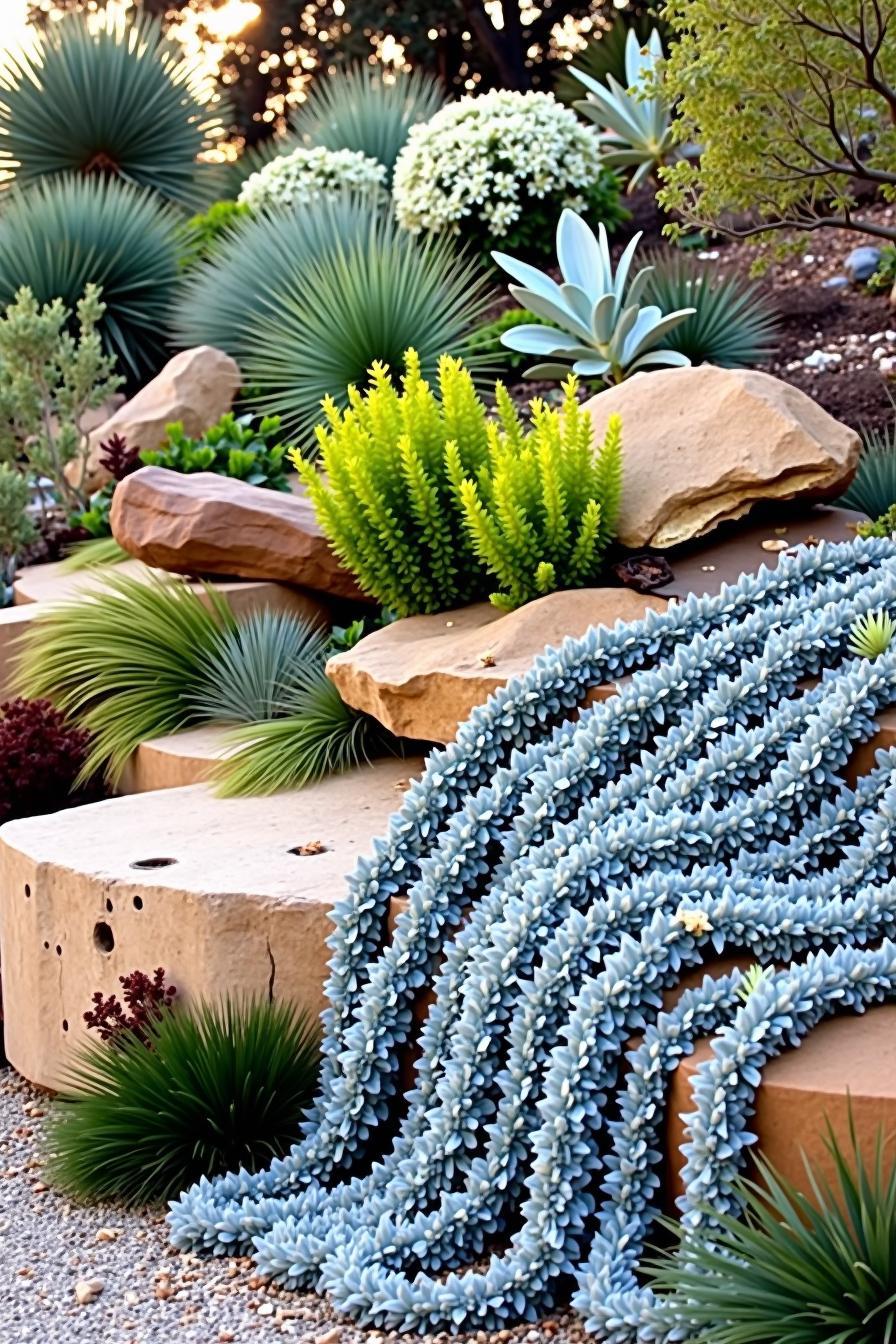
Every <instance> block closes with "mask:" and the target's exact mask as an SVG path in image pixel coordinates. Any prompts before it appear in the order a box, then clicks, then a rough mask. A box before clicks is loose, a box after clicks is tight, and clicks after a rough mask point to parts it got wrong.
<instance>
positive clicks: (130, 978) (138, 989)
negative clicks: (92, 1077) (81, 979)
mask: <svg viewBox="0 0 896 1344" xmlns="http://www.w3.org/2000/svg"><path fill="white" fill-rule="evenodd" d="M118 980H119V983H120V984H121V986H122V990H123V998H124V1004H123V1005H122V1003H121V1002H120V1001H119V999H118V997H117V995H115V994H110V995H109V997H108V999H105V998H103V995H102V993H101V992H100V990H97V991H96V993H95V994H94V996H93V1000H92V1002H93V1007H92V1008H91V1009H90V1011H89V1012H87V1013H85V1014H84V1021H85V1022H86V1023H87V1026H88V1029H89V1030H91V1031H95V1032H97V1034H98V1035H99V1037H100V1039H101V1040H103V1041H115V1040H117V1039H118V1038H119V1037H121V1036H122V1035H123V1034H125V1033H126V1034H128V1035H131V1036H136V1037H137V1038H138V1040H141V1041H142V1042H143V1044H144V1045H146V1044H147V1039H146V1031H145V1028H146V1026H147V1025H148V1023H150V1022H152V1021H154V1020H155V1019H156V1018H159V1017H161V1015H162V1013H164V1012H166V1011H167V1010H168V1009H169V1008H171V1007H172V1005H173V1003H174V999H175V997H176V995H177V990H176V988H175V987H174V985H166V984H165V972H164V970H163V968H162V967H161V966H159V967H157V968H156V970H155V971H154V972H153V974H152V975H151V976H150V975H147V974H146V973H145V972H144V971H131V973H130V975H120V976H119V977H118Z"/></svg>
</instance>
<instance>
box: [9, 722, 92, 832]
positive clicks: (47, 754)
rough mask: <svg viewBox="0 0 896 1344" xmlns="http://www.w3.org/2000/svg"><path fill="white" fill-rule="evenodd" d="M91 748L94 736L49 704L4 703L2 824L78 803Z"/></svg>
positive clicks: (81, 795)
mask: <svg viewBox="0 0 896 1344" xmlns="http://www.w3.org/2000/svg"><path fill="white" fill-rule="evenodd" d="M88 745H89V737H88V734H87V733H85V732H84V731H83V730H82V729H80V728H76V727H74V726H73V725H72V724H71V723H69V721H68V720H67V719H66V718H65V716H64V715H63V714H60V712H59V710H58V709H56V708H55V706H53V705H52V704H51V703H50V701H49V700H22V699H17V700H7V701H6V702H5V703H4V704H2V705H0V822H3V821H9V820H10V819H12V818H14V817H31V816H35V815H37V814H39V813H41V812H55V811H57V810H58V809H59V808H61V807H65V806H66V805H67V804H68V803H69V802H71V801H73V800H72V797H71V795H72V790H73V788H74V784H75V780H76V779H77V776H78V774H79V772H80V770H81V767H82V766H83V764H84V760H85V757H86V755H87V749H88ZM82 800H83V794H79V801H82Z"/></svg>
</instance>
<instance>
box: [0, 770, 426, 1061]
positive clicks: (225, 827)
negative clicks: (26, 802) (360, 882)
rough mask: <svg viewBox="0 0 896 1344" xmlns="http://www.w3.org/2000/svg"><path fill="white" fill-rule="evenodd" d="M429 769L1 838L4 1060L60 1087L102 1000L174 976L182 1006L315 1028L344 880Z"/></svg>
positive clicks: (136, 810) (49, 823) (160, 795)
mask: <svg viewBox="0 0 896 1344" xmlns="http://www.w3.org/2000/svg"><path fill="white" fill-rule="evenodd" d="M421 764H422V762H421V761H419V760H413V759H412V760H396V759H392V758H389V759H386V760H382V761H376V762H374V763H373V764H372V765H363V766H360V767H359V768H358V769H357V770H351V771H348V772H346V773H345V774H342V775H332V776H330V777H329V778H328V779H323V780H319V781H318V782H317V783H315V784H309V785H308V786H307V787H305V788H304V789H299V790H297V791H295V792H286V793H279V794H276V795H274V797H271V798H217V797H216V796H215V795H214V793H213V792H212V791H211V790H210V789H209V788H208V787H206V786H205V785H201V784H197V785H193V786H191V787H189V788H175V789H164V790H161V791H160V792H156V793H140V794H135V795H132V796H130V797H127V798H111V799H109V800H107V801H106V802H101V803H92V804H89V805H88V806H86V807H78V808H72V809H70V810H69V811H64V812H57V813H54V814H52V815H50V816H44V817H29V818H27V819H25V820H21V821H10V822H7V823H6V825H5V826H3V827H2V829H0V945H2V952H0V961H2V966H3V999H4V1004H5V1010H6V1024H5V1025H6V1049H7V1054H8V1056H9V1059H10V1061H11V1062H12V1064H13V1065H14V1067H15V1068H16V1069H18V1071H19V1072H20V1073H22V1074H23V1075H24V1076H25V1077H26V1078H28V1079H30V1080H31V1082H33V1083H38V1084H39V1085H40V1086H41V1087H58V1086H59V1084H60V1081H61V1080H62V1079H63V1078H64V1077H65V1074H66V1072H67V1071H68V1069H69V1068H71V1066H72V1064H73V1062H74V1060H75V1058H76V1051H77V1049H78V1047H79V1046H81V1045H82V1044H83V1043H84V1040H85V1028H84V1021H83V1014H84V1011H85V1009H87V1008H89V1007H90V997H91V995H92V994H93V993H94V991H95V990H98V989H99V990H102V992H103V993H104V994H119V995H120V994H121V986H120V984H119V982H118V978H119V976H122V975H127V974H129V973H130V972H131V971H133V970H134V968H135V967H139V968H141V969H144V970H146V969H149V970H151V969H153V967H155V966H164V968H165V970H166V972H167V974H168V978H169V981H170V983H172V984H174V985H176V986H177V988H178V992H179V997H180V998H181V999H182V1001H183V1002H184V1003H189V1002H190V1001H196V1000H201V999H209V998H215V997H217V996H219V995H220V994H221V992H222V990H224V989H226V990H228V991H229V992H230V993H231V994H234V995H237V996H241V995H245V996H247V997H248V996H250V995H265V996H267V995H271V996H272V997H273V998H276V999H285V1000H286V1001H288V1002H290V1003H293V1004H295V1005H296V1006H297V1007H298V1008H301V1009H306V1010H307V1011H308V1012H309V1013H311V1014H314V1015H316V1014H317V1013H319V1012H320V1010H321V1008H322V1007H323V1006H324V993H323V986H324V981H325V980H326V976H327V962H328V960H329V958H330V956H331V952H330V950H329V949H328V947H327V944H326V939H327V937H328V936H329V934H330V933H331V932H332V929H333V926H332V923H331V920H330V912H331V911H332V908H333V905H334V904H335V902H336V901H338V900H341V899H342V898H343V897H344V895H345V874H346V873H349V872H351V871H352V869H353V868H354V867H355V864H356V862H357V860H358V858H359V857H360V856H361V855H362V854H368V853H370V852H371V846H372V844H373V840H374V838H375V837H376V836H378V835H380V834H382V832H383V831H384V830H385V828H386V825H387V823H388V819H389V817H390V815H391V814H392V813H393V812H394V811H396V810H397V809H398V808H399V807H400V806H401V799H402V795H403V794H404V792H405V791H406V789H407V787H408V784H409V781H410V778H411V777H412V776H413V775H414V774H415V773H417V772H419V770H420V768H421Z"/></svg>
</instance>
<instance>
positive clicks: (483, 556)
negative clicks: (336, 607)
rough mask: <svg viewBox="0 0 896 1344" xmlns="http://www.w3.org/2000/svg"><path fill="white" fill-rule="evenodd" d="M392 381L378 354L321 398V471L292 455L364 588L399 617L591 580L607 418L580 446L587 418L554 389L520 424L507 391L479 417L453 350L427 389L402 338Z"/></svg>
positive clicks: (608, 494) (615, 482)
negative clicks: (493, 411) (597, 442)
mask: <svg viewBox="0 0 896 1344" xmlns="http://www.w3.org/2000/svg"><path fill="white" fill-rule="evenodd" d="M405 362H406V368H407V372H406V374H405V375H404V377H403V379H402V387H401V391H399V390H398V389H397V388H396V387H395V385H394V383H393V382H392V380H391V378H390V377H389V371H388V369H387V368H386V366H385V365H382V364H375V365H374V366H373V368H372V369H371V372H370V382H371V389H370V391H369V392H368V393H367V394H366V395H365V394H362V393H361V392H359V391H358V390H357V389H356V388H352V389H351V391H350V396H349V400H350V406H349V409H348V410H347V411H346V412H344V413H343V412H341V411H340V410H339V409H338V407H337V406H336V405H335V404H334V403H333V402H332V401H329V402H327V403H326V404H325V408H324V409H325V413H326V417H327V426H326V427H320V428H319V429H318V440H319V443H320V449H321V453H320V470H317V469H315V467H314V466H312V465H311V464H310V463H308V462H304V461H302V460H301V459H300V458H299V457H298V455H295V458H294V460H295V462H296V466H297V468H298V470H299V473H300V475H301V477H302V479H303V481H304V482H305V485H306V488H307V490H308V495H309V498H310V499H311V500H312V502H313V504H314V507H315V511H316V513H317V518H318V522H319V523H320V525H321V527H322V528H323V530H324V532H325V533H326V535H327V537H328V538H329V540H330V543H331V545H332V547H333V550H334V551H335V553H336V554H337V555H338V556H339V558H340V560H342V562H343V563H344V564H345V565H347V566H348V568H349V569H350V570H351V571H352V573H354V574H355V575H356V576H357V579H358V582H359V583H360V585H361V587H362V588H363V589H364V591H365V592H368V593H370V594H371V595H372V596H374V597H375V598H377V600H378V601H380V602H381V603H382V604H383V605H384V606H385V607H387V608H388V609H389V610H390V611H393V612H394V613H395V614H396V615H398V616H410V615H414V614H415V613H417V612H432V611H443V610H445V608H447V607H452V606H457V605H460V604H462V603H464V602H469V601H472V600H474V599H475V598H477V597H482V596H483V595H484V594H485V593H486V592H487V591H488V588H489V585H490V583H491V582H493V580H494V579H495V578H497V580H498V582H499V583H500V584H501V585H502V590H501V591H500V592H497V593H495V594H493V600H494V601H495V602H496V604H498V605H500V606H502V607H505V608H511V607H514V606H518V605H519V604H520V603H521V602H526V601H529V600H531V599H532V598H533V597H537V596H539V595H540V594H542V593H546V592H550V591H552V590H553V589H554V588H558V587H578V586H581V585H583V584H585V583H587V582H588V581H589V580H590V579H592V578H593V577H594V576H595V574H596V573H597V572H598V571H599V568H600V559H601V555H602V553H603V550H604V548H605V547H606V544H607V541H608V540H609V537H610V535H611V531H612V527H613V523H614V521H615V516H616V511H617V509H618V503H619V494H620V480H621V477H620V458H619V453H620V447H619V427H618V425H614V427H613V429H612V430H611V432H610V434H608V436H607V440H606V442H605V444H604V446H603V449H602V450H601V451H599V452H598V453H596V454H592V446H591V422H590V418H589V416H588V415H587V413H586V412H584V411H582V410H581V408H580V407H579V406H578V403H577V400H576V395H575V392H576V383H575V380H574V379H572V380H570V381H569V382H568V383H567V384H566V385H565V388H564V391H565V394H566V396H565V401H564V404H563V408H562V410H561V411H559V412H558V411H554V410H550V409H549V408H547V407H546V406H545V405H544V404H543V403H542V402H541V401H534V402H533V403H532V408H531V425H530V427H529V428H528V429H526V428H525V427H524V425H523V422H522V419H521V418H520V416H519V413H518V412H517V410H516V409H515V407H514V406H513V403H512V402H511V400H510V398H509V396H508V394H507V392H506V390H505V389H504V388H503V387H502V385H501V384H500V383H499V384H498V386H497V388H496V397H497V419H496V420H495V421H491V422H490V421H489V420H488V417H487V415H486V411H485V407H484V406H483V404H482V402H481V400H480V399H479V397H478V396H477V394H476V390H475V388H474V386H473V380H472V378H471V377H470V374H469V372H468V370H467V369H465V368H464V366H463V364H462V362H461V361H460V360H456V359H452V358H450V357H449V356H444V357H443V358H442V359H441V360H440V362H439V377H438V383H439V394H438V396H436V394H435V393H434V392H433V390H432V388H431V387H430V385H429V384H428V383H427V382H426V381H425V379H424V378H423V375H422V372H421V369H420V362H419V360H418V358H417V356H416V354H415V352H414V351H413V350H409V351H408V352H407V355H406V360H405Z"/></svg>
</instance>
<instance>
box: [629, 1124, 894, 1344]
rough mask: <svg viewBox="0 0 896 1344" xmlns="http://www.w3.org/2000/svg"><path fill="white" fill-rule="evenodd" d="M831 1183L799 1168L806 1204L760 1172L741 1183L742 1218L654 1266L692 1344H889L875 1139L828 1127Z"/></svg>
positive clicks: (882, 1179)
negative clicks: (841, 1137)
mask: <svg viewBox="0 0 896 1344" xmlns="http://www.w3.org/2000/svg"><path fill="white" fill-rule="evenodd" d="M827 1147H828V1150H829V1152H830V1155H831V1160H832V1164H833V1167H834V1179H833V1181H828V1180H826V1179H825V1178H824V1177H823V1176H821V1175H820V1174H817V1173H815V1172H813V1171H812V1169H811V1168H807V1176H808V1181H807V1185H808V1187H809V1189H810V1190H811V1191H812V1194H813V1196H814V1198H813V1199H809V1198H807V1196H806V1194H805V1193H804V1192H803V1191H801V1190H799V1189H798V1188H797V1187H796V1186H794V1185H793V1183H792V1182H791V1181H788V1180H787V1179H786V1177H784V1176H782V1175H781V1174H780V1173H778V1172H776V1171H775V1169H774V1168H773V1167H771V1166H769V1165H768V1163H766V1162H763V1161H761V1160H760V1161H759V1163H758V1168H759V1177H760V1179H761V1182H762V1183H761V1184H759V1183H758V1182H756V1181H748V1180H741V1181H739V1182H737V1184H736V1186H735V1189H736V1191H737V1194H738V1197H739V1200H740V1203H741V1205H742V1207H743V1211H744V1216H743V1217H742V1218H740V1219H738V1218H733V1217H731V1216H730V1215H729V1216H726V1217H722V1218H719V1219H718V1220H717V1226H714V1227H713V1229H712V1232H711V1234H710V1235H708V1236H706V1237H703V1236H700V1235H696V1236H694V1237H685V1238H684V1240H683V1243H682V1247H681V1254H680V1255H677V1256H672V1257H669V1258H668V1259H667V1260H665V1261H659V1262H657V1263H656V1264H655V1265H654V1266H653V1269H654V1273H653V1275H652V1278H653V1282H654V1284H655V1285H656V1287H658V1288H659V1289H660V1290H661V1291H664V1292H668V1293H669V1294H670V1295H671V1297H672V1301H673V1303H674V1308H675V1311H676V1314H677V1315H678V1317H679V1318H680V1319H681V1320H682V1321H683V1322H684V1321H686V1322H687V1324H688V1334H687V1338H688V1341H689V1344H891V1341H892V1340H894V1339H896V1291H894V1289H896V1163H894V1161H893V1156H892V1152H889V1153H887V1152H886V1149H885V1145H884V1137H883V1134H882V1133H879V1134H878V1137H877V1142H876V1144H875V1147H874V1149H873V1152H871V1153H867V1152H865V1151H863V1149H862V1147H861V1145H860V1144H859V1142H858V1140H857V1136H856V1132H855V1128H854V1127H852V1128H851V1133H850V1139H849V1142H848V1143H840V1142H839V1141H838V1139H837V1136H836V1134H835V1133H834V1131H833V1130H832V1129H830V1128H829V1130H828V1135H827Z"/></svg>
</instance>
